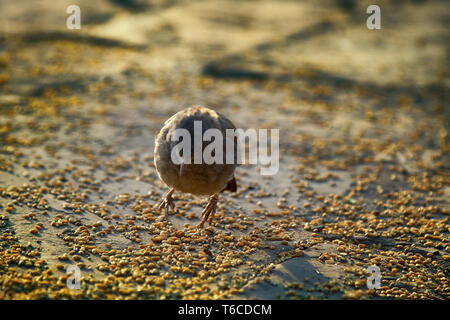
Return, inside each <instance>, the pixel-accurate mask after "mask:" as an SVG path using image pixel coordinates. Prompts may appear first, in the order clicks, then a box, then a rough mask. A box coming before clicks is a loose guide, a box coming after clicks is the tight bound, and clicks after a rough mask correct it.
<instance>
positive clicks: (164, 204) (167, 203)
mask: <svg viewBox="0 0 450 320" xmlns="http://www.w3.org/2000/svg"><path fill="white" fill-rule="evenodd" d="M174 191H175V189H174V188H172V189H170V191H169V192H167V193H166V195H165V196H164V197H163V199H162V200H161V203H160V204H159V206H158V210H161V209H165V210H164V215H165V216H166V219H167V221H169V207H171V208H172V210H174V209H175V202H173V198H172V194H173V193H174Z"/></svg>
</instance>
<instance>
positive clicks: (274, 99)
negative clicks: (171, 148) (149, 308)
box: [0, 0, 450, 299]
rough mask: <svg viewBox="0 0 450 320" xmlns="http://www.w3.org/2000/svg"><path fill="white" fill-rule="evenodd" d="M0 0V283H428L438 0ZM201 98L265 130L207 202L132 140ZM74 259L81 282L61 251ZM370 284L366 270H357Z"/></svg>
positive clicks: (103, 288) (434, 216)
mask: <svg viewBox="0 0 450 320" xmlns="http://www.w3.org/2000/svg"><path fill="white" fill-rule="evenodd" d="M77 3H78V4H79V6H80V7H81V13H82V29H81V30H68V29H66V27H65V19H66V17H67V16H68V14H66V12H65V9H66V7H67V6H68V5H70V4H73V3H72V1H65V0H63V1H58V2H57V3H54V1H50V0H43V1H33V2H32V3H30V2H29V1H22V0H16V1H13V2H12V1H8V2H5V1H4V2H2V3H1V4H0V30H1V31H0V211H1V212H0V216H1V220H0V233H1V241H0V298H2V299H13V298H30V299H43V298H83V299H85V298H89V299H91V298H96V299H129V298H131V299H136V298H139V299H142V298H144V299H164V298H165V299H180V298H190V299H208V298H209V299H211V298H212V299H217V298H231V299H232V298H248V299H277V298H281V299H308V298H319V299H327V298H332V299H342V298H359V299H365V298H368V299H378V298H401V299H448V298H449V294H450V286H449V259H450V246H449V223H448V219H449V216H448V215H449V210H450V206H449V194H450V186H449V183H450V177H449V150H450V144H449V136H448V130H449V123H448V121H449V111H450V109H449V77H448V70H449V68H448V52H449V47H448V45H446V44H448V43H449V41H448V40H449V39H448V31H447V30H448V21H450V20H449V16H448V5H447V4H446V3H445V2H444V1H381V2H380V4H379V5H380V7H381V11H382V29H381V30H368V29H367V28H366V23H365V21H366V18H367V14H366V13H365V10H366V8H367V6H368V5H369V4H371V3H370V2H367V1H358V2H356V1H303V2H295V1H265V0H261V1H220V0H213V1H144V0H142V1H137V0H136V1H120V0H115V1H96V2H95V3H93V2H92V1H87V0H86V1H77ZM192 104H202V105H206V106H209V107H211V108H214V109H216V110H217V111H219V112H221V113H223V114H224V115H226V116H227V117H229V118H230V119H231V120H232V121H233V122H234V123H235V125H236V126H237V127H241V128H279V129H280V148H281V150H280V152H281V153H280V170H279V173H278V174H277V175H275V176H272V177H269V178H263V177H262V176H261V175H260V174H259V168H258V167H257V166H243V167H240V168H239V169H238V171H237V178H238V184H239V188H238V191H237V192H236V193H233V194H230V193H225V194H224V195H223V197H222V199H221V201H220V203H219V210H218V214H217V215H216V217H217V220H216V222H215V223H214V224H213V226H211V227H210V228H207V229H206V230H204V231H198V230H197V229H196V228H195V226H196V225H197V224H198V223H199V221H200V219H199V216H200V212H201V210H202V209H201V207H202V206H204V205H205V204H206V200H207V199H201V198H195V197H192V196H190V195H185V194H176V195H175V199H176V205H177V209H178V212H177V214H173V215H171V216H170V220H171V223H170V224H168V223H167V222H165V221H164V219H162V218H161V215H160V213H159V212H157V211H156V210H155V209H154V206H155V205H156V204H157V202H158V201H159V199H160V197H161V195H163V194H164V193H165V192H166V191H167V190H168V189H167V187H166V186H164V185H163V184H162V183H161V182H160V181H159V179H158V177H157V174H156V172H155V169H154V166H153V147H154V136H155V134H156V133H157V132H158V130H159V129H160V128H161V127H162V124H163V122H164V121H165V120H166V119H167V118H168V117H169V116H170V115H172V114H173V113H175V112H177V111H178V110H180V109H182V108H184V107H187V106H190V105H192ZM72 264H75V265H77V266H78V267H79V268H81V288H80V289H79V290H76V289H75V290H69V289H68V288H67V287H66V280H67V277H68V275H67V274H66V271H65V270H66V268H67V266H68V265H72ZM372 265H376V266H378V267H379V268H380V272H381V288H380V289H377V290H370V289H368V288H367V282H366V281H367V278H368V277H369V274H368V273H367V268H368V267H369V266H372Z"/></svg>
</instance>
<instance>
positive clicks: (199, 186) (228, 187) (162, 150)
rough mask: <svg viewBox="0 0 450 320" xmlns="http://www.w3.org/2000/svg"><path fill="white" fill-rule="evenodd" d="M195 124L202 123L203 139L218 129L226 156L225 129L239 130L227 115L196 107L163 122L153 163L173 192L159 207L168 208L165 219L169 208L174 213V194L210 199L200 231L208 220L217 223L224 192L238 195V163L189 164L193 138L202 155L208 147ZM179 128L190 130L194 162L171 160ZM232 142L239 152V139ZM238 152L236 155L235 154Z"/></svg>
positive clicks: (156, 138)
mask: <svg viewBox="0 0 450 320" xmlns="http://www.w3.org/2000/svg"><path fill="white" fill-rule="evenodd" d="M194 121H201V129H202V136H203V134H204V133H205V131H206V130H208V129H218V130H219V131H220V133H221V134H222V137H223V141H222V146H223V155H226V151H227V150H226V145H227V144H226V140H227V138H226V130H227V129H232V130H235V129H236V127H235V126H234V124H233V123H232V122H231V120H229V119H228V118H226V117H225V116H224V115H222V114H220V113H218V112H216V111H215V110H212V109H210V108H208V107H204V106H199V105H194V106H191V107H188V108H186V109H183V110H181V111H179V112H177V113H175V114H174V115H173V116H172V117H170V118H169V119H168V120H167V121H166V122H165V123H164V125H163V127H162V128H161V130H160V131H159V133H158V135H157V136H156V137H155V149H154V164H155V168H156V171H157V173H158V176H159V178H160V179H161V180H162V181H163V182H164V183H165V184H166V185H167V186H168V187H169V188H170V190H169V191H168V192H167V193H166V194H165V195H164V196H163V197H162V199H161V201H160V202H159V204H158V205H157V209H158V210H162V209H165V211H164V213H165V218H166V220H167V221H169V216H168V214H169V207H170V208H171V209H172V210H173V211H174V210H175V203H174V201H173V197H172V195H173V193H174V192H175V191H180V192H183V193H190V194H193V195H195V196H209V202H208V204H207V205H206V207H205V208H204V210H203V211H202V214H201V217H202V221H201V222H200V224H199V225H198V226H197V227H198V228H203V226H204V224H205V222H206V221H208V219H209V225H211V223H212V221H213V220H214V215H215V212H216V210H217V202H218V199H219V193H221V192H223V191H230V192H235V191H236V190H237V183H236V178H235V175H234V173H235V169H236V167H237V166H238V165H239V164H237V161H234V162H233V161H231V162H232V163H227V161H222V162H219V161H216V162H214V163H210V164H207V163H205V162H204V160H203V161H201V162H200V163H199V162H194V161H187V160H194V156H193V154H194V145H195V142H194V139H201V151H202V154H203V151H204V150H205V147H206V146H207V145H208V144H209V143H205V141H203V137H196V136H195V130H194V128H195V126H194ZM177 129H185V130H187V132H189V134H190V138H191V141H190V145H191V159H189V158H188V156H187V155H186V157H183V158H182V161H181V163H180V164H177V163H176V162H174V161H173V159H172V157H171V156H172V151H173V148H174V147H175V146H176V145H177V143H178V142H177V141H174V140H173V139H172V135H173V134H174V133H175V132H176V130H177ZM233 142H234V143H235V144H234V145H233V146H234V148H235V149H234V151H236V138H235V139H234V140H233ZM211 143H212V141H211ZM228 151H229V150H228ZM183 152H184V150H183ZM236 153H237V152H235V153H234V154H235V155H236ZM211 154H212V153H211ZM234 159H236V158H234ZM224 160H225V157H224Z"/></svg>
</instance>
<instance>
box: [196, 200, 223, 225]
mask: <svg viewBox="0 0 450 320" xmlns="http://www.w3.org/2000/svg"><path fill="white" fill-rule="evenodd" d="M218 199H219V196H218V195H217V194H214V195H212V196H211V197H210V198H209V202H208V204H207V205H206V208H205V209H204V210H203V212H202V217H203V219H202V222H200V224H199V225H198V228H203V225H204V224H205V222H206V221H208V218H209V225H211V222H212V221H213V219H214V215H215V213H216V209H217V201H218Z"/></svg>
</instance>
